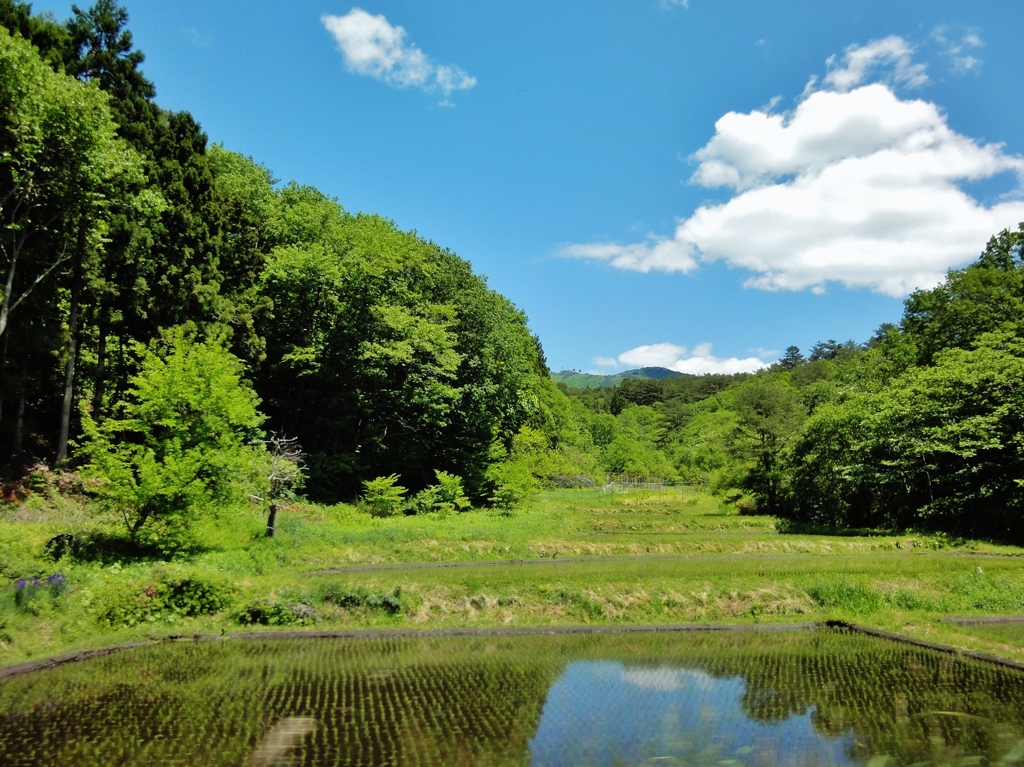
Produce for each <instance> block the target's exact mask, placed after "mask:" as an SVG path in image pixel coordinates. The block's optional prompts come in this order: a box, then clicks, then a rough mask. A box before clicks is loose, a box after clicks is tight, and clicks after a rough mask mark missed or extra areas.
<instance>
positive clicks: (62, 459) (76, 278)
mask: <svg viewBox="0 0 1024 767" xmlns="http://www.w3.org/2000/svg"><path fill="white" fill-rule="evenodd" d="M84 260H85V215H84V214H83V215H82V218H81V220H80V221H79V222H78V242H77V243H76V245H75V268H74V271H73V272H72V278H71V280H72V283H71V312H70V314H69V315H68V359H67V362H66V363H65V365H64V402H63V405H62V407H61V411H60V436H58V437H57V466H63V465H64V464H66V463H67V462H68V435H69V432H70V431H71V406H72V405H73V404H74V394H75V360H76V357H77V356H78V310H79V304H80V303H81V300H82V262H83V261H84Z"/></svg>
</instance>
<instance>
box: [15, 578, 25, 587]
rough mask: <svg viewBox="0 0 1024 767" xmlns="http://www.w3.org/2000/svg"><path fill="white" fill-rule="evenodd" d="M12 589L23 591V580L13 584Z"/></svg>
mask: <svg viewBox="0 0 1024 767" xmlns="http://www.w3.org/2000/svg"><path fill="white" fill-rule="evenodd" d="M14 588H16V589H23V588H25V579H24V578H22V579H21V580H20V581H18V582H17V583H15V584H14Z"/></svg>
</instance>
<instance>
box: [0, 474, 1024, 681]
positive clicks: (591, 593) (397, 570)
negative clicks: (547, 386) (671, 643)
mask: <svg viewBox="0 0 1024 767" xmlns="http://www.w3.org/2000/svg"><path fill="white" fill-rule="evenodd" d="M779 528H780V526H779V525H778V524H777V521H776V520H774V519H773V518H770V517H759V516H741V515H739V514H738V513H737V512H736V511H735V510H734V509H732V508H731V507H728V506H725V505H723V504H722V503H721V502H720V500H718V499H716V498H713V497H711V496H707V495H700V494H694V493H692V492H689V491H684V490H679V489H673V490H667V491H665V492H661V493H655V492H634V493H624V494H609V495H604V494H602V492H601V491H600V490H564V491H552V492H548V493H544V494H542V495H540V496H539V497H538V498H537V499H536V500H535V501H534V503H532V504H531V505H530V506H529V507H528V508H526V509H524V510H522V511H520V512H519V513H517V514H516V515H515V516H512V517H503V516H499V515H497V514H493V513H491V512H485V511H472V512H467V513H465V514H457V515H450V516H446V517H436V516H430V515H428V516H422V517H397V518H391V519H374V518H371V517H370V516H369V515H367V514H364V513H362V512H360V511H358V510H356V509H354V508H352V507H348V506H339V507H332V508H325V507H314V506H308V507H302V508H296V509H294V510H290V511H286V512H282V514H281V515H280V516H279V520H278V534H277V536H276V537H275V538H273V539H264V538H262V537H261V532H262V519H261V517H260V515H259V513H258V510H256V509H239V510H233V511H230V512H225V513H224V514H223V515H222V517H221V519H219V520H212V521H210V522H208V523H207V524H206V525H205V526H204V528H203V529H202V530H201V531H200V535H199V539H200V540H201V541H202V542H203V544H204V549H203V550H202V551H199V552H197V553H194V554H193V555H190V556H189V557H186V558H181V559H179V560H175V561H172V562H158V561H125V560H123V559H120V558H119V557H118V555H117V553H116V550H114V549H110V550H98V551H96V552H94V553H93V555H92V556H91V557H88V558H87V559H89V560H90V561H81V560H72V559H70V558H68V557H65V558H64V559H62V560H60V561H58V562H54V561H52V559H48V558H47V557H46V556H45V554H44V551H45V544H46V542H47V541H48V540H49V539H51V538H52V537H53V536H54V535H57V534H60V533H82V532H84V531H92V532H93V533H95V532H103V531H107V532H112V531H115V530H116V529H117V528H116V520H104V519H101V518H97V517H95V516H93V515H91V514H90V513H89V509H88V508H86V507H84V506H81V505H79V504H76V503H72V502H70V501H60V500H59V499H55V500H52V501H50V502H43V501H42V500H41V499H39V498H35V499H32V501H31V502H29V503H27V504H25V505H22V506H19V507H5V508H4V510H2V511H0V575H3V576H4V581H5V582H6V583H8V585H7V586H6V587H4V589H3V591H2V592H0V665H9V664H13V663H18V662H20V661H23V660H27V659H34V658H39V657H45V656H49V655H55V654H59V653H62V652H67V651H69V650H74V649H80V648H87V647H96V646H104V645H109V644H116V643H119V642H124V641H130V640H135V639H139V638H160V637H164V636H168V635H187V634H194V633H222V632H226V633H230V632H234V631H241V630H251V629H252V627H253V626H256V627H257V628H259V627H260V626H269V627H271V628H273V627H289V628H302V627H312V626H314V625H315V626H317V627H319V628H357V627H378V628H380V627H394V628H399V627H401V628H410V627H416V628H438V627H454V626H529V625H551V626H557V625H569V624H596V623H601V624H640V623H643V624H658V623H706V622H716V623H717V622H728V623H756V622H760V623H764V622H793V621H799V622H806V621H823V620H831V619H839V620H847V621H852V622H857V623H861V624H866V625H870V626H875V627H878V628H883V629H888V630H895V631H899V632H903V633H906V634H911V635H915V636H919V637H923V638H927V639H929V640H931V641H935V642H941V643H946V644H952V645H955V646H958V647H963V648H966V649H974V650H981V651H985V652H990V653H995V654H998V655H1001V656H1005V657H1010V658H1014V659H1017V660H1024V629H1021V628H1018V627H1014V626H1009V627H1001V629H1000V630H995V629H994V628H993V627H991V626H964V625H956V624H948V623H943V622H940V620H939V619H940V618H942V617H947V616H972V615H978V616H981V615H989V616H995V615H1015V614H1021V615H1024V549H1017V548H1013V547H1005V546H996V545H992V544H987V543H982V542H974V541H959V540H951V539H949V538H946V537H943V536H926V535H909V534H908V535H880V534H864V535H832V536H829V535H817V534H805V533H788V532H781V531H780V529H779ZM57 575H59V576H60V577H59V578H57V577H56V576H57ZM31 577H35V578H36V579H37V582H38V585H33V582H32V581H31V580H29V581H27V582H24V583H22V584H18V583H16V582H15V581H16V580H18V579H26V578H31ZM48 579H49V581H48Z"/></svg>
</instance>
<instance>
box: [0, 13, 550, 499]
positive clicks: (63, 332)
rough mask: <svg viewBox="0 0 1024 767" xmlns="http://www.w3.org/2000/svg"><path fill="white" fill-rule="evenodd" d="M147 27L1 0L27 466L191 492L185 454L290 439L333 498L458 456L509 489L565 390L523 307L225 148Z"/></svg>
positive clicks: (418, 242) (17, 419) (477, 481)
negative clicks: (519, 450)
mask: <svg viewBox="0 0 1024 767" xmlns="http://www.w3.org/2000/svg"><path fill="white" fill-rule="evenodd" d="M127 22H128V16H127V12H126V11H125V9H123V8H122V7H120V6H118V5H117V4H115V3H114V2H112V1H111V0H100V2H98V3H97V4H96V5H95V6H94V7H92V8H91V9H89V10H87V11H83V10H80V9H78V8H76V9H75V10H74V15H73V17H72V18H71V19H70V20H69V21H67V22H66V23H58V22H57V21H55V20H54V19H52V18H50V17H47V16H38V15H36V16H34V15H32V13H31V8H30V7H29V6H28V5H27V4H24V3H20V2H16V0H0V25H2V26H0V115H2V117H0V144H2V146H0V211H2V215H3V226H2V229H0V247H2V250H0V256H2V258H3V263H2V268H3V273H2V278H3V285H2V296H3V298H2V304H0V374H2V379H0V387H2V389H0V392H2V396H0V403H2V410H0V435H2V441H0V445H2V447H0V451H2V455H0V460H2V461H3V463H4V465H5V466H6V467H7V469H6V473H7V475H8V478H9V479H12V478H17V477H18V476H20V473H21V472H22V471H23V470H24V467H25V466H27V465H30V464H32V463H33V462H35V461H39V460H42V461H45V462H47V463H55V464H57V465H59V466H69V467H73V468H84V469H85V471H86V475H87V476H89V477H92V478H93V479H94V480H95V481H96V482H98V483H99V484H100V485H106V484H108V483H109V484H111V485H113V486H118V485H120V486H121V491H119V492H122V494H123V493H125V492H128V493H129V495H132V493H134V494H135V495H132V497H133V498H135V501H137V502H139V503H143V504H145V503H149V501H146V500H144V499H143V498H142V497H141V496H139V495H138V494H140V493H141V494H142V496H147V497H149V496H152V495H156V496H164V497H165V498H166V496H168V495H174V492H175V491H172V489H171V488H170V485H174V484H175V483H176V482H177V483H178V484H182V483H184V484H187V482H186V481H185V479H184V476H185V475H181V476H178V477H177V479H175V478H172V477H170V476H167V475H166V472H167V471H170V469H168V467H169V466H170V465H171V464H172V463H173V462H174V461H183V460H185V459H186V458H187V459H188V460H190V461H195V462H197V463H195V466H194V468H195V467H199V466H205V467H206V469H203V470H202V471H200V470H199V469H198V468H196V469H195V471H196V472H197V474H196V476H200V475H202V474H203V471H212V470H210V469H209V465H208V463H204V461H208V459H210V455H212V453H211V451H213V452H216V450H217V449H220V447H223V445H224V444H228V443H232V444H233V442H232V441H233V440H234V441H237V442H238V443H239V444H240V445H243V446H247V447H248V448H251V449H252V450H255V451H256V458H259V455H261V454H262V453H261V451H263V452H265V449H264V448H263V447H262V446H263V444H264V441H265V439H266V438H268V437H270V436H272V435H279V436H281V437H285V436H286V437H287V438H289V439H293V440H296V441H297V444H298V445H299V446H300V448H301V453H302V456H303V460H302V463H303V464H304V471H305V473H306V475H307V477H306V485H305V489H306V492H307V493H308V495H309V496H311V497H312V498H315V499H318V500H325V501H336V500H339V499H350V500H351V499H353V498H355V497H356V496H357V495H358V494H359V493H360V492H361V489H362V482H363V481H364V480H369V479H372V478H374V477H378V476H388V475H391V474H398V475H400V477H401V481H402V483H403V485H404V486H406V487H408V488H410V489H411V490H418V489H421V488H423V487H426V486H428V485H431V484H432V483H433V482H434V481H435V477H436V474H435V472H438V471H440V472H446V473H449V474H452V475H455V476H458V477H461V478H462V481H463V483H464V487H465V490H466V491H467V492H468V493H469V495H470V496H471V497H474V498H476V499H481V500H486V499H487V498H488V497H489V496H490V495H491V494H492V493H494V492H495V491H496V490H497V489H498V488H499V485H500V482H499V480H497V479H495V478H494V477H493V476H489V475H488V471H489V470H491V468H492V466H493V465H495V464H496V463H498V462H499V461H500V460H501V459H502V458H503V456H504V455H505V454H506V452H507V450H508V449H510V448H511V447H512V442H513V438H514V437H515V435H516V434H517V433H518V432H519V430H520V427H521V426H523V425H524V424H525V423H527V422H530V421H531V419H533V420H534V421H537V419H540V421H538V423H542V422H543V416H542V412H541V411H542V405H541V400H543V399H544V397H545V396H546V394H545V392H547V393H548V394H550V390H551V388H552V387H551V386H550V384H549V382H548V381H547V369H546V367H545V363H544V359H543V355H542V353H541V350H540V347H539V344H538V342H537V340H536V339H535V338H534V337H533V336H532V335H531V334H530V332H529V331H528V329H527V326H526V319H525V317H524V316H523V314H522V313H521V312H520V311H518V310H517V309H516V308H515V307H514V306H513V305H512V304H511V303H510V302H509V301H507V300H506V299H505V298H503V297H502V296H500V295H498V294H497V293H495V292H494V291H493V290H490V289H489V288H488V287H487V286H486V283H485V282H484V280H483V279H482V278H480V277H478V276H476V275H474V274H473V272H472V270H471V268H470V266H469V264H468V263H467V262H466V261H464V260H463V259H461V258H459V257H458V256H456V255H455V254H453V253H451V252H449V251H447V250H445V249H444V248H441V247H439V246H437V245H435V244H433V243H430V242H425V241H424V240H422V239H420V238H418V237H416V236H415V235H413V234H409V233H406V232H402V231H400V230H398V229H397V228H396V227H395V226H394V224H392V223H391V222H389V221H387V220H385V219H383V218H381V217H379V216H374V215H353V214H351V213H349V212H347V211H346V210H344V208H343V207H342V206H341V205H340V204H339V203H338V202H337V201H336V200H334V199H331V198H330V197H328V196H326V195H324V194H322V193H321V192H319V191H317V190H316V189H313V188H311V187H307V186H302V185H300V184H297V183H287V184H279V183H276V181H275V179H274V178H273V176H272V174H271V172H270V171H269V170H268V169H267V168H264V167H262V166H261V165H259V164H258V163H257V162H255V161H253V160H252V159H249V158H247V157H244V156H241V155H239V154H237V153H235V152H232V151H231V150H230V149H227V148H225V147H223V146H220V145H216V144H214V145H210V144H209V143H208V140H207V136H206V135H205V134H204V133H203V131H202V128H201V126H200V125H199V123H198V122H197V121H196V120H195V119H194V118H193V117H192V116H191V115H189V114H188V113H187V112H170V111H167V110H164V109H162V108H161V107H159V106H158V105H157V103H156V101H155V94H156V89H155V87H154V85H153V84H152V83H151V82H149V81H148V80H147V79H146V77H145V76H144V74H143V72H142V69H141V65H142V63H143V55H142V53H141V52H139V51H136V50H134V48H133V43H132V36H131V33H130V32H129V31H128V29H127V26H126V25H127ZM199 347H208V351H209V354H208V355H207V357H205V358H202V359H200V357H195V358H194V359H193V358H192V357H189V356H188V354H189V351H188V350H189V349H190V348H199ZM210 355H212V357H211V356H210ZM218 358H221V359H222V361H223V362H224V365H225V366H226V367H224V370H228V369H230V370H234V371H235V372H234V373H232V374H231V375H234V376H235V379H232V380H236V381H237V384H236V385H237V386H240V387H242V388H243V389H245V390H251V391H252V392H254V395H253V397H252V404H251V407H253V408H255V409H256V410H255V413H254V415H253V416H252V417H248V416H247V417H244V418H241V420H235V415H237V413H236V414H235V415H232V414H231V413H229V408H228V406H227V405H225V404H224V402H222V401H221V400H220V399H218V397H220V396H221V395H224V392H221V393H220V394H218V393H217V391H216V382H215V381H213V380H212V379H210V378H209V376H206V377H205V378H204V374H205V373H206V372H208V369H209V366H210V365H211V359H214V360H215V359H218ZM176 365H177V366H178V367H175V366H176ZM189 365H200V366H206V367H203V369H198V370H190V369H189ZM214 367H216V366H214ZM161 370H163V371H169V370H178V373H177V374H176V375H179V376H180V380H172V379H173V376H172V377H171V378H168V377H167V376H164V374H163V373H160V372H159V371H161ZM168 375H169V374H168ZM227 380H228V379H227V378H224V379H222V383H223V382H224V381H227ZM184 386H190V387H193V388H196V389H199V390H203V391H205V392H206V394H207V395H208V396H206V397H205V399H204V398H203V397H200V396H199V394H196V393H195V392H193V393H192V394H194V395H195V396H192V394H185V393H183V392H182V391H181V387H184ZM161 387H162V388H161ZM225 396H226V395H225ZM190 397H191V399H190ZM154 402H159V403H161V404H160V405H159V407H162V408H164V410H162V411H160V412H159V413H157V414H156V415H154V413H153V412H151V410H152V408H150V410H146V408H147V407H150V406H151V405H153V403H154ZM154 407H155V406H154ZM159 407H158V408H157V409H158V410H159ZM219 408H220V409H219ZM226 408H228V409H226ZM144 411H145V412H144ZM221 411H223V412H221ZM147 413H148V415H147ZM147 418H151V421H146V419H147ZM218 418H219V419H220V420H219V421H218ZM140 422H141V423H148V424H149V426H148V427H147V428H146V429H142V428H141V427H140ZM183 424H184V425H185V426H182V425H183ZM188 424H192V425H191V426H189V425H188ZM181 429H184V431H181ZM179 432H180V433H179ZM154 433H156V436H155V437H154ZM161 435H163V436H161ZM168 435H174V436H173V439H170V437H168ZM164 437H168V438H167V439H164ZM151 439H155V442H154V443H153V444H150V440H151ZM168 440H170V441H168ZM225 440H227V442H225ZM168 445H172V446H171V447H168ZM175 451H177V452H175ZM203 456H205V457H203ZM236 458H237V456H236ZM254 460H256V459H255V458H254ZM259 460H263V459H259ZM147 462H149V463H147ZM147 465H150V468H153V467H163V468H162V469H161V470H160V471H164V474H163V475H161V476H162V478H161V479H159V480H157V479H155V478H153V477H150V479H147V476H148V475H147V474H146V471H147V470H146V469H145V467H146V466H147ZM118 467H120V468H118ZM118 471H120V472H121V474H122V475H123V476H121V475H119V476H114V475H115V474H118ZM153 471H156V469H153ZM158 473H159V472H158ZM237 473H239V474H245V472H244V471H239V472H237ZM261 473H264V472H262V470H256V471H255V472H254V474H255V475H257V476H258V475H260V474H261ZM185 474H188V472H185ZM203 481H204V482H205V480H203ZM263 481H264V483H265V481H266V480H265V478H264V480H263ZM147 482H149V483H150V485H152V486H148V485H147ZM206 484H208V485H210V488H212V487H213V485H214V484H216V483H214V482H212V481H210V482H206ZM147 487H148V490H147V489H146V488H147ZM129 491H130V492H129ZM147 494H148V495H147ZM513 495H515V493H513ZM175 503H178V504H179V505H181V504H183V503H185V501H184V500H181V499H179V501H175ZM157 505H159V504H157ZM172 505H173V504H172Z"/></svg>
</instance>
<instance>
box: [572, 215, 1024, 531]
mask: <svg viewBox="0 0 1024 767" xmlns="http://www.w3.org/2000/svg"><path fill="white" fill-rule="evenodd" d="M566 391H567V392H568V393H569V394H570V395H571V396H572V398H573V400H574V402H578V403H580V404H581V405H583V406H584V407H585V410H586V411H587V414H588V415H587V417H588V418H589V419H590V423H591V425H592V428H593V429H594V430H595V431H594V433H595V434H597V433H598V432H599V431H600V430H601V429H602V428H604V425H607V428H608V429H609V430H611V429H614V428H618V429H619V431H620V433H621V432H624V431H626V430H628V429H630V428H632V425H634V424H637V423H642V424H644V425H645V426H644V431H643V434H644V435H645V440H643V442H644V444H646V445H647V446H648V447H649V448H652V449H653V448H656V449H657V455H658V456H660V457H661V458H663V459H664V462H665V464H663V466H664V468H663V469H662V472H664V473H665V474H668V475H669V476H678V477H680V478H682V479H684V480H688V481H693V482H700V483H706V484H708V485H710V486H711V487H712V488H713V489H715V490H717V491H719V492H721V493H723V494H725V495H726V496H728V497H732V498H734V499H737V500H740V501H741V502H742V503H743V504H745V506H746V508H749V509H751V510H753V509H756V510H758V511H760V512H763V513H769V514H777V515H780V516H784V517H789V518H792V519H793V520H795V521H798V522H801V523H807V524H813V525H819V526H822V527H872V528H889V529H900V528H903V529H905V528H917V529H926V530H935V531H945V532H948V533H951V534H956V535H970V536H976V537H979V536H980V537H989V538H994V539H998V540H1008V541H1014V542H1020V541H1022V540H1024V528H1022V526H1021V524H1020V519H1021V512H1022V510H1024V509H1022V507H1024V228H1022V229H1021V230H1019V231H1016V232H1008V231H1007V232H1002V233H1001V234H999V235H997V236H996V237H993V238H992V240H991V241H990V242H989V244H988V246H987V247H986V249H985V251H984V253H982V255H981V257H980V258H979V259H978V260H977V261H976V262H975V263H973V264H971V265H970V266H968V267H966V268H964V269H959V270H953V271H951V272H950V273H949V275H948V277H947V278H946V280H945V281H944V282H943V283H942V284H941V285H939V286H938V287H936V288H934V289H932V290H920V291H917V292H915V293H914V294H913V295H911V296H910V298H908V299H907V301H906V302H905V311H904V315H903V318H902V321H901V322H900V323H899V325H898V326H896V325H883V326H882V327H880V328H879V330H878V331H877V333H876V334H875V336H874V337H873V338H871V339H870V340H868V341H867V342H866V343H863V344H858V343H855V342H852V341H851V342H846V343H837V342H835V341H825V342H822V343H819V344H816V345H815V347H814V348H813V349H811V350H810V352H809V354H808V355H807V356H806V357H805V356H804V355H803V354H802V353H801V351H800V350H799V349H798V348H796V347H790V348H789V349H787V350H786V353H785V355H784V356H783V357H782V358H781V359H780V360H779V361H778V362H777V363H775V364H774V365H773V366H772V367H771V368H770V369H769V370H767V371H764V372H762V373H759V374H757V375H753V376H737V377H735V378H734V379H728V378H726V377H716V376H705V377H702V378H692V379H691V378H670V379H664V380H661V381H645V380H641V379H629V380H626V381H623V382H622V383H621V384H620V385H619V386H617V387H615V388H610V389H577V390H571V389H567V390H566ZM598 441H600V440H598ZM610 452H611V451H608V450H607V449H606V452H605V459H604V467H605V468H606V469H610V470H619V469H625V468H626V466H628V467H629V470H633V471H644V470H654V469H655V467H656V464H657V461H656V460H655V458H654V457H653V455H654V453H651V454H650V455H648V456H647V458H646V460H645V461H643V462H641V461H635V462H633V463H626V464H616V463H614V462H613V461H611V460H610V458H609V456H610ZM634 455H636V454H634ZM669 467H670V468H669Z"/></svg>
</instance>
